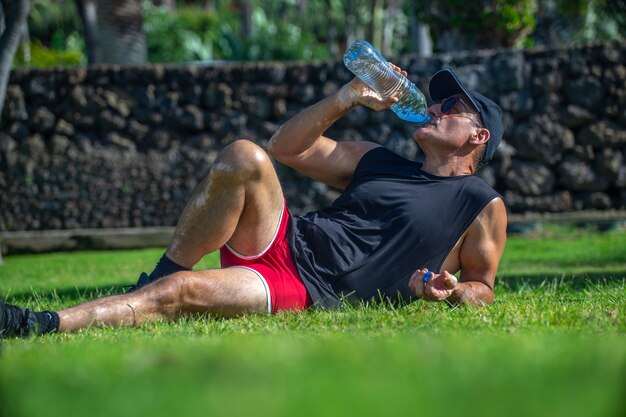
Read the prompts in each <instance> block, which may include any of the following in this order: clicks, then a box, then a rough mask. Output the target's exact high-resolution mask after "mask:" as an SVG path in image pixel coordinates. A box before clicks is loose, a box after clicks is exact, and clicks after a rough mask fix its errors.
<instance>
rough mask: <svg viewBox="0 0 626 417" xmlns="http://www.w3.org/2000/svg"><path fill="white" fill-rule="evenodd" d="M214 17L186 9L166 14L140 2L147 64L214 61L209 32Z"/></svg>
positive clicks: (215, 23) (206, 13) (203, 11)
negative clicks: (146, 48) (142, 9)
mask: <svg viewBox="0 0 626 417" xmlns="http://www.w3.org/2000/svg"><path fill="white" fill-rule="evenodd" d="M216 26H217V16H215V15H212V14H210V13H208V12H206V11H205V10H201V9H196V8H189V9H182V10H181V11H176V12H170V11H169V10H167V9H166V8H164V7H155V6H153V5H152V3H150V2H147V1H146V2H144V31H145V33H146V43H147V47H148V59H149V60H150V61H151V62H185V61H197V60H211V59H213V58H214V52H213V42H212V33H213V32H214V31H215V30H216V29H217V27H216Z"/></svg>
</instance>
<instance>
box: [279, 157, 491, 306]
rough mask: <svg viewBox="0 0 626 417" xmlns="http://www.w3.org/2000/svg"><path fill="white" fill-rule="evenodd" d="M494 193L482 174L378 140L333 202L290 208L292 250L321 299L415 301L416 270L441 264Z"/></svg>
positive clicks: (317, 301)
mask: <svg viewBox="0 0 626 417" xmlns="http://www.w3.org/2000/svg"><path fill="white" fill-rule="evenodd" d="M496 197H499V194H498V193H496V191H494V190H493V189H492V188H491V187H489V185H487V183H485V182H484V181H483V180H481V179H480V178H478V177H475V176H471V175H464V176H456V177H439V176H435V175H431V174H428V173H427V172H424V171H423V170H422V164H421V163H419V162H414V161H410V160H408V159H405V158H402V157H401V156H399V155H397V154H395V153H393V152H391V151H390V150H388V149H386V148H384V147H378V148H374V149H372V150H370V151H369V152H367V153H366V154H365V156H363V158H362V159H361V161H360V162H359V164H358V166H357V169H356V171H355V174H354V178H353V179H352V182H351V183H350V185H349V186H348V187H347V188H346V189H345V191H344V192H343V194H341V196H339V198H337V200H335V202H334V203H333V204H332V205H331V206H330V207H327V208H324V209H322V210H320V211H316V212H311V213H308V214H307V215H305V216H293V221H292V222H291V223H292V229H291V249H292V254H293V256H294V259H295V262H296V265H297V267H298V270H299V272H300V276H301V277H302V280H303V281H304V284H305V286H306V288H307V290H308V291H309V294H310V296H311V298H312V300H313V302H314V305H316V306H320V307H336V306H339V305H340V302H341V298H342V296H345V297H349V298H356V299H361V300H369V299H372V298H374V299H377V300H380V299H381V298H385V299H389V300H391V301H402V302H410V301H412V300H413V299H414V298H415V297H414V295H413V293H412V292H411V290H410V289H409V287H408V282H409V278H410V277H411V275H412V274H413V272H415V270H416V269H419V268H428V269H429V270H432V271H439V269H440V268H441V266H442V264H443V262H444V260H445V259H446V257H447V255H448V254H449V253H450V251H451V250H452V248H453V247H454V245H455V244H456V242H457V241H458V240H459V238H460V237H461V236H462V234H463V232H465V230H466V229H467V228H468V227H469V225H470V224H471V223H472V221H473V220H474V219H475V218H476V216H477V215H478V214H479V213H480V212H481V210H482V209H483V208H484V207H485V206H486V205H487V204H488V203H489V202H490V201H491V200H493V199H494V198H496Z"/></svg>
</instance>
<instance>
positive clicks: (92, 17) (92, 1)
mask: <svg viewBox="0 0 626 417" xmlns="http://www.w3.org/2000/svg"><path fill="white" fill-rule="evenodd" d="M96 1H97V0H75V2H76V8H77V9H78V14H79V15H80V20H81V22H82V23H83V32H84V34H85V47H86V49H87V61H88V62H89V63H90V64H98V63H100V62H102V49H101V48H100V34H99V31H98V16H97V12H96V7H97V6H96Z"/></svg>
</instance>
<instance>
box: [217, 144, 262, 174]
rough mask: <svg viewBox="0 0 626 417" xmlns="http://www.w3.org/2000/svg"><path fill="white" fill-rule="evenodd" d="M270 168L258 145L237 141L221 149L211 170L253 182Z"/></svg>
mask: <svg viewBox="0 0 626 417" xmlns="http://www.w3.org/2000/svg"><path fill="white" fill-rule="evenodd" d="M270 168H272V169H273V166H272V162H271V160H270V159H269V156H268V155H267V153H266V152H265V151H264V150H263V149H262V148H261V147H260V146H259V145H257V144H255V143H254V142H251V141H249V140H246V139H239V140H237V141H235V142H233V143H231V144H230V145H228V146H226V147H225V148H224V149H222V151H221V152H220V153H219V155H218V156H217V158H216V159H215V162H214V163H213V166H212V167H211V170H212V171H213V172H214V173H224V174H227V175H231V176H233V175H234V176H237V177H239V178H241V179H247V180H253V179H259V178H260V177H261V176H262V175H263V174H264V173H265V172H267V170H268V169H270Z"/></svg>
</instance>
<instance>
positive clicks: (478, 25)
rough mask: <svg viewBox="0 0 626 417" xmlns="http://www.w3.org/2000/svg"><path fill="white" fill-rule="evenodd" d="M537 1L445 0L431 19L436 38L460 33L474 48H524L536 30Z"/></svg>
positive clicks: (439, 4)
mask: <svg viewBox="0 0 626 417" xmlns="http://www.w3.org/2000/svg"><path fill="white" fill-rule="evenodd" d="M536 9H537V0H520V1H516V0H495V1H492V0H477V1H473V2H464V1H459V0H445V1H441V2H439V3H438V4H437V7H436V8H435V11H434V12H433V14H432V15H430V17H427V19H428V20H430V21H431V24H432V26H433V29H434V30H433V32H434V34H442V33H445V32H446V31H450V30H455V29H456V30H457V31H458V33H460V34H462V36H463V37H464V38H465V39H464V40H465V41H466V42H467V41H469V45H466V46H470V47H483V48H484V47H498V46H509V47H511V46H520V45H521V44H522V43H523V42H524V40H525V39H526V36H527V35H528V34H529V33H531V32H532V30H533V29H534V27H535V23H536V22H535V18H534V13H535V12H536Z"/></svg>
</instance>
